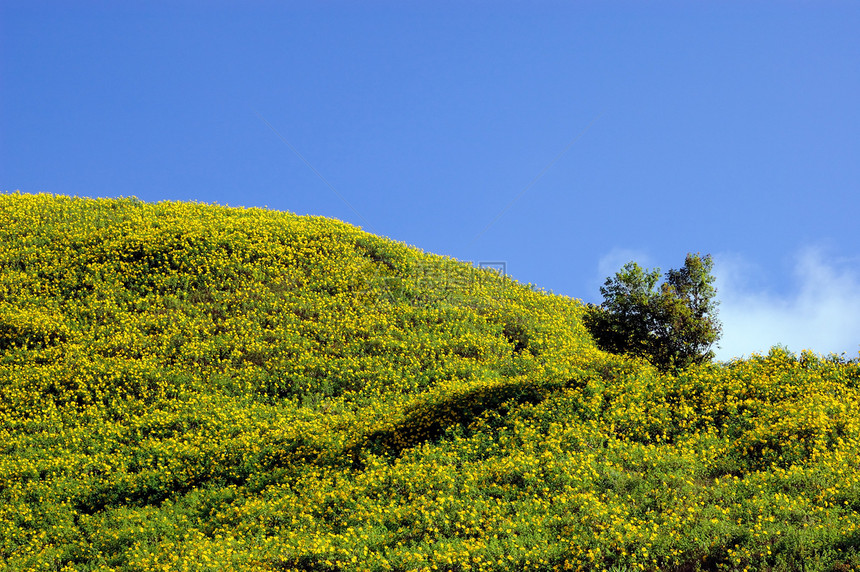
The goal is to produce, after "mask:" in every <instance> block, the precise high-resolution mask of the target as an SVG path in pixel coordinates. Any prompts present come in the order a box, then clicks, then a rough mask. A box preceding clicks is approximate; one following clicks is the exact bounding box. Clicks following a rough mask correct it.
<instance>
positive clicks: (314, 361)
mask: <svg viewBox="0 0 860 572" xmlns="http://www.w3.org/2000/svg"><path fill="white" fill-rule="evenodd" d="M582 314H583V305H582V304H581V303H580V302H579V301H577V300H573V299H570V298H565V297H560V296H554V295H550V294H547V293H544V292H541V291H537V290H535V289H534V288H532V287H530V286H528V285H523V284H520V283H517V282H516V281H513V280H511V279H510V278H505V277H500V276H497V275H495V274H493V273H492V272H488V271H484V270H478V269H475V268H473V267H471V266H469V265H467V264H464V263H461V262H458V261H455V260H452V259H450V258H445V257H440V256H435V255H432V254H427V253H423V252H421V251H420V250H418V249H415V248H411V247H408V246H406V245H404V244H401V243H397V242H394V241H391V240H387V239H384V238H381V237H377V236H373V235H371V234H368V233H366V232H363V231H361V230H360V229H357V228H355V227H352V226H350V225H348V224H345V223H342V222H339V221H336V220H332V219H327V218H321V217H301V216H296V215H292V214H288V213H282V212H274V211H267V210H260V209H237V208H225V207H218V206H210V205H203V204H197V203H171V202H165V203H158V204H146V203H142V202H140V201H138V200H136V199H118V200H102V199H99V200H91V199H78V198H68V197H59V196H51V195H23V194H4V195H0V452H2V454H0V568H2V569H8V570H129V571H131V570H134V571H150V570H270V571H275V570H329V571H340V570H350V571H352V570H355V571H358V570H374V571H376V570H403V571H405V570H424V569H426V570H452V571H454V570H458V571H459V570H562V569H573V570H588V571H591V570H595V571H596V570H616V571H621V570H652V571H658V570H659V571H665V570H670V571H677V572H682V571H683V572H688V571H689V572H692V571H694V570H774V571H777V570H780V571H782V570H784V571H787V570H805V571H812V570H820V571H848V570H855V569H860V366H858V364H857V363H850V364H849V363H842V362H840V361H838V360H828V359H823V358H820V357H816V356H814V355H812V354H809V353H804V354H802V355H800V356H796V355H792V354H790V353H787V352H785V351H782V350H780V349H778V348H775V349H774V350H772V351H771V353H770V354H769V355H767V356H754V357H753V358H752V359H749V360H745V361H734V362H731V363H728V364H719V365H706V366H700V367H695V368H691V369H689V370H686V371H684V372H681V373H679V374H678V375H668V374H662V373H660V372H658V371H657V370H655V369H654V368H652V367H651V366H650V365H648V364H647V363H645V362H643V361H640V360H635V359H632V358H627V357H623V356H614V355H610V354H606V353H603V352H601V351H599V350H597V349H596V347H595V346H594V344H593V342H592V340H591V339H590V337H589V335H588V333H587V332H586V330H585V329H584V328H583V326H582V323H581V316H582Z"/></svg>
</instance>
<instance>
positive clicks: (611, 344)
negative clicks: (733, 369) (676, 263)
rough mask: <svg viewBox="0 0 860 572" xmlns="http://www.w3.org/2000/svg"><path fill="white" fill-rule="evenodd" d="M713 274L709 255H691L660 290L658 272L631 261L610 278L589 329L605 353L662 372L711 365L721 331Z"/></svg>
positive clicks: (589, 313)
mask: <svg viewBox="0 0 860 572" xmlns="http://www.w3.org/2000/svg"><path fill="white" fill-rule="evenodd" d="M712 269H713V260H712V259H711V256H710V255H707V256H705V257H704V258H702V257H701V256H699V255H698V254H688V255H687V258H686V260H685V263H684V266H683V267H682V268H681V269H679V270H669V272H667V273H666V276H665V278H666V280H665V282H663V284H661V285H660V286H659V288H658V287H657V283H658V281H659V279H660V269H659V268H658V269H655V270H651V271H648V270H644V269H642V268H641V267H640V266H639V265H638V264H636V263H635V262H628V263H627V264H625V265H624V266H623V267H622V269H621V270H620V271H619V272H617V273H616V274H615V277H614V278H607V279H606V283H605V284H604V285H603V286H602V287H601V288H600V293H601V294H602V295H603V303H602V304H600V306H595V305H589V308H588V311H587V313H586V316H585V325H586V327H587V328H588V330H589V331H590V332H591V335H592V337H593V338H594V340H595V342H597V345H598V347H600V348H601V349H603V350H605V351H608V352H612V353H629V354H632V355H638V356H642V357H645V358H646V359H648V360H649V361H651V363H653V364H654V365H655V366H657V367H658V368H660V369H662V370H670V369H679V368H685V367H687V366H690V365H693V364H697V363H703V362H705V361H710V360H711V359H713V357H714V352H713V350H712V349H711V347H712V346H713V345H714V344H715V343H716V342H717V340H718V339H719V337H720V333H721V331H722V326H721V325H720V322H719V321H718V320H717V305H718V304H719V303H718V302H716V301H715V300H714V296H715V295H716V288H714V286H713V283H714V277H713V276H712V275H711V270H712Z"/></svg>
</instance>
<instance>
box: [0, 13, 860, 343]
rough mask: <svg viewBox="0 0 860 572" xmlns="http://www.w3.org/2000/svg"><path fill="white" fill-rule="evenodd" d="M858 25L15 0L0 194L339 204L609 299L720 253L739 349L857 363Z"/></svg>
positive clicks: (1, 25) (841, 17) (347, 211)
mask: <svg viewBox="0 0 860 572" xmlns="http://www.w3.org/2000/svg"><path fill="white" fill-rule="evenodd" d="M857 30H860V4H858V3H853V2H823V1H822V2H689V3H682V2H654V3H647V4H646V3H644V2H642V3H634V2H614V3H613V2H590V1H583V2H447V1H434V2H394V1H391V2H372V1H371V2H365V3H358V2H243V3H239V2H229V3H228V2H210V3H204V2H187V1H177V2H122V3H113V2H106V1H105V2H84V1H82V2H75V3H71V2H40V1H38V0H27V1H21V2H8V1H4V2H0V191H14V190H20V191H21V192H27V193H35V192H50V193H56V194H63V195H79V196H90V197H117V196H130V195H134V196H137V197H139V198H140V199H142V200H146V201H160V200H196V201H201V202H209V203H218V204H228V205H231V206H239V205H241V206H267V207H269V208H271V209H277V210H285V211H290V212H294V213H297V214H314V215H322V216H327V217H333V218H337V219H340V220H344V221H347V222H350V223H352V224H356V225H359V226H361V227H362V228H364V229H365V230H368V231H371V232H374V233H376V234H380V235H384V236H387V237H390V238H393V239H396V240H399V241H402V242H405V243H407V244H410V245H414V246H417V247H419V248H421V249H423V250H425V251H429V252H435V253H439V254H445V255H449V256H453V257H456V258H458V259H461V260H469V261H473V262H475V263H478V262H482V261H504V262H505V263H506V265H507V270H508V273H509V274H510V275H512V276H513V277H514V278H516V279H518V280H520V281H522V282H530V283H533V284H536V285H537V286H539V287H542V288H545V289H547V290H552V291H553V292H555V293H557V294H564V295H568V296H572V297H575V298H580V299H583V300H586V301H591V302H599V301H600V299H601V298H600V293H599V286H600V284H601V283H602V282H603V280H604V279H605V278H606V276H608V275H610V274H612V273H614V272H615V271H616V270H618V268H620V266H621V265H622V264H623V263H624V262H626V261H628V260H636V261H637V262H639V263H640V264H642V265H644V266H648V267H655V266H658V267H660V268H662V269H663V270H664V271H665V270H668V269H669V268H677V267H679V266H681V265H682V264H683V260H684V255H685V254H686V253H687V252H701V253H703V254H704V253H711V254H713V255H714V257H715V260H716V269H715V274H716V276H717V279H718V287H719V294H718V297H719V299H720V300H721V302H722V304H721V318H722V320H723V322H724V334H723V340H722V347H721V349H720V350H719V352H718V355H719V357H720V358H722V359H727V358H730V357H733V356H741V355H750V354H751V353H753V352H763V351H767V350H768V348H770V347H771V346H772V345H774V344H777V343H782V344H785V345H787V346H788V347H789V348H790V349H792V350H794V351H799V350H800V349H803V348H810V349H812V350H814V351H816V352H819V353H829V352H837V353H840V352H846V353H847V355H848V356H849V357H855V356H856V355H857V352H858V348H860V248H858V247H860V231H858V225H857V223H856V220H857V218H858V213H860V192H858V191H860V34H858V33H857ZM299 154H300V155H301V156H302V157H303V158H304V160H303V159H301V158H300V157H299ZM323 179H324V180H323ZM350 205H351V206H350ZM488 225H489V226H488Z"/></svg>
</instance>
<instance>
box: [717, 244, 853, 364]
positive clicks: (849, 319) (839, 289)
mask: <svg viewBox="0 0 860 572" xmlns="http://www.w3.org/2000/svg"><path fill="white" fill-rule="evenodd" d="M714 275H715V276H716V278H717V284H716V285H717V299H718V300H720V313H719V317H720V320H721V321H722V322H723V335H722V338H721V340H720V347H719V348H718V349H717V350H716V351H717V359H720V360H727V359H731V358H733V357H741V356H746V357H749V356H750V355H751V354H752V353H767V351H768V350H769V349H770V348H771V347H772V346H774V345H776V344H782V345H785V346H787V347H788V348H789V349H790V350H792V351H795V352H799V351H800V350H803V349H809V350H812V351H814V352H816V353H819V354H825V355H826V354H829V353H831V352H833V353H837V354H841V353H842V352H845V354H846V356H847V357H849V358H853V357H857V350H858V345H860V264H858V261H856V260H854V261H852V262H851V263H845V262H842V261H838V260H834V259H831V260H828V259H826V257H825V255H824V253H823V252H822V251H821V250H820V249H818V248H806V249H803V250H801V251H800V252H799V253H798V254H797V256H796V261H795V268H794V276H793V281H792V288H790V289H789V293H788V294H774V293H771V292H768V291H767V290H764V289H762V288H761V287H760V286H758V285H757V284H756V282H759V281H760V276H761V272H760V271H759V270H758V269H757V268H756V267H755V265H753V264H750V263H749V262H746V261H745V260H743V259H742V258H740V257H738V256H735V255H721V256H716V257H715V263H714Z"/></svg>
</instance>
